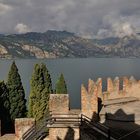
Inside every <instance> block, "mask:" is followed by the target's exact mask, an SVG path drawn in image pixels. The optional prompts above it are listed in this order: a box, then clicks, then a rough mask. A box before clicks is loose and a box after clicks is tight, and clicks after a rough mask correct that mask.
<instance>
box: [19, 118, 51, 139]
mask: <svg viewBox="0 0 140 140" xmlns="http://www.w3.org/2000/svg"><path fill="white" fill-rule="evenodd" d="M50 122H51V116H47V118H45V119H42V120H41V121H39V122H36V123H35V124H34V125H33V126H32V127H31V128H30V129H28V130H27V131H26V132H25V133H24V134H23V136H22V138H21V140H34V139H37V140H39V139H40V137H42V136H43V135H46V134H47V125H48V124H50Z"/></svg>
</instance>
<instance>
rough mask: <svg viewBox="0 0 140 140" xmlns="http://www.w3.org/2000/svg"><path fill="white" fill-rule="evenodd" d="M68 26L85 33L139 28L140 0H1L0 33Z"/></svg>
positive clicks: (106, 33) (126, 31)
mask: <svg viewBox="0 0 140 140" xmlns="http://www.w3.org/2000/svg"><path fill="white" fill-rule="evenodd" d="M49 29H53V30H67V31H70V32H75V33H77V34H79V35H83V36H86V37H92V36H97V35H98V36H101V37H102V36H124V35H131V34H135V32H136V31H140V0H0V33H6V34H7V33H26V32H31V31H32V32H45V31H46V30H49Z"/></svg>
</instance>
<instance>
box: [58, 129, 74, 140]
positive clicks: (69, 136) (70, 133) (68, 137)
mask: <svg viewBox="0 0 140 140" xmlns="http://www.w3.org/2000/svg"><path fill="white" fill-rule="evenodd" d="M74 133H75V132H74V130H73V128H71V127H69V128H68V131H67V134H66V136H65V138H64V139H63V140H74ZM57 140H62V139H60V138H59V137H57Z"/></svg>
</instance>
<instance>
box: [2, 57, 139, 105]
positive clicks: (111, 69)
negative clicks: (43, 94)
mask: <svg viewBox="0 0 140 140" xmlns="http://www.w3.org/2000/svg"><path fill="white" fill-rule="evenodd" d="M15 62H16V64H17V67H18V69H19V73H20V75H21V78H22V83H23V86H24V89H25V92H26V97H27V98H28V96H29V91H30V85H29V84H30V79H31V74H32V71H33V67H34V64H36V63H41V62H43V63H45V64H46V65H47V68H48V70H49V72H50V74H51V78H52V83H53V87H55V83H56V80H57V78H58V76H59V74H60V73H63V74H64V77H65V80H66V83H67V87H68V93H69V95H70V103H71V104H70V106H71V108H80V88H81V84H82V83H83V84H85V85H86V86H87V83H88V79H89V78H91V79H93V80H96V79H97V78H99V77H101V78H103V87H104V88H103V89H104V90H105V85H106V81H105V80H104V79H105V78H107V77H112V78H115V77H116V76H120V77H121V76H131V75H133V76H134V77H135V78H136V79H140V59H130V58H129V59H126V58H82V59H81V58H78V59H45V60H37V59H18V60H15ZM11 63H12V60H0V80H6V79H7V74H8V71H9V68H10V65H11Z"/></svg>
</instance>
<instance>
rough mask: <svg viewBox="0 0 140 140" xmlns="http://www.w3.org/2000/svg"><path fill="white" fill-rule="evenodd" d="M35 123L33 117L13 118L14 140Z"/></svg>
mask: <svg viewBox="0 0 140 140" xmlns="http://www.w3.org/2000/svg"><path fill="white" fill-rule="evenodd" d="M34 124H35V119H33V118H19V119H15V135H16V140H20V138H21V137H22V135H23V134H24V133H25V132H26V131H27V130H28V129H30V128H31V127H32V126H33V125H34Z"/></svg>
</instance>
